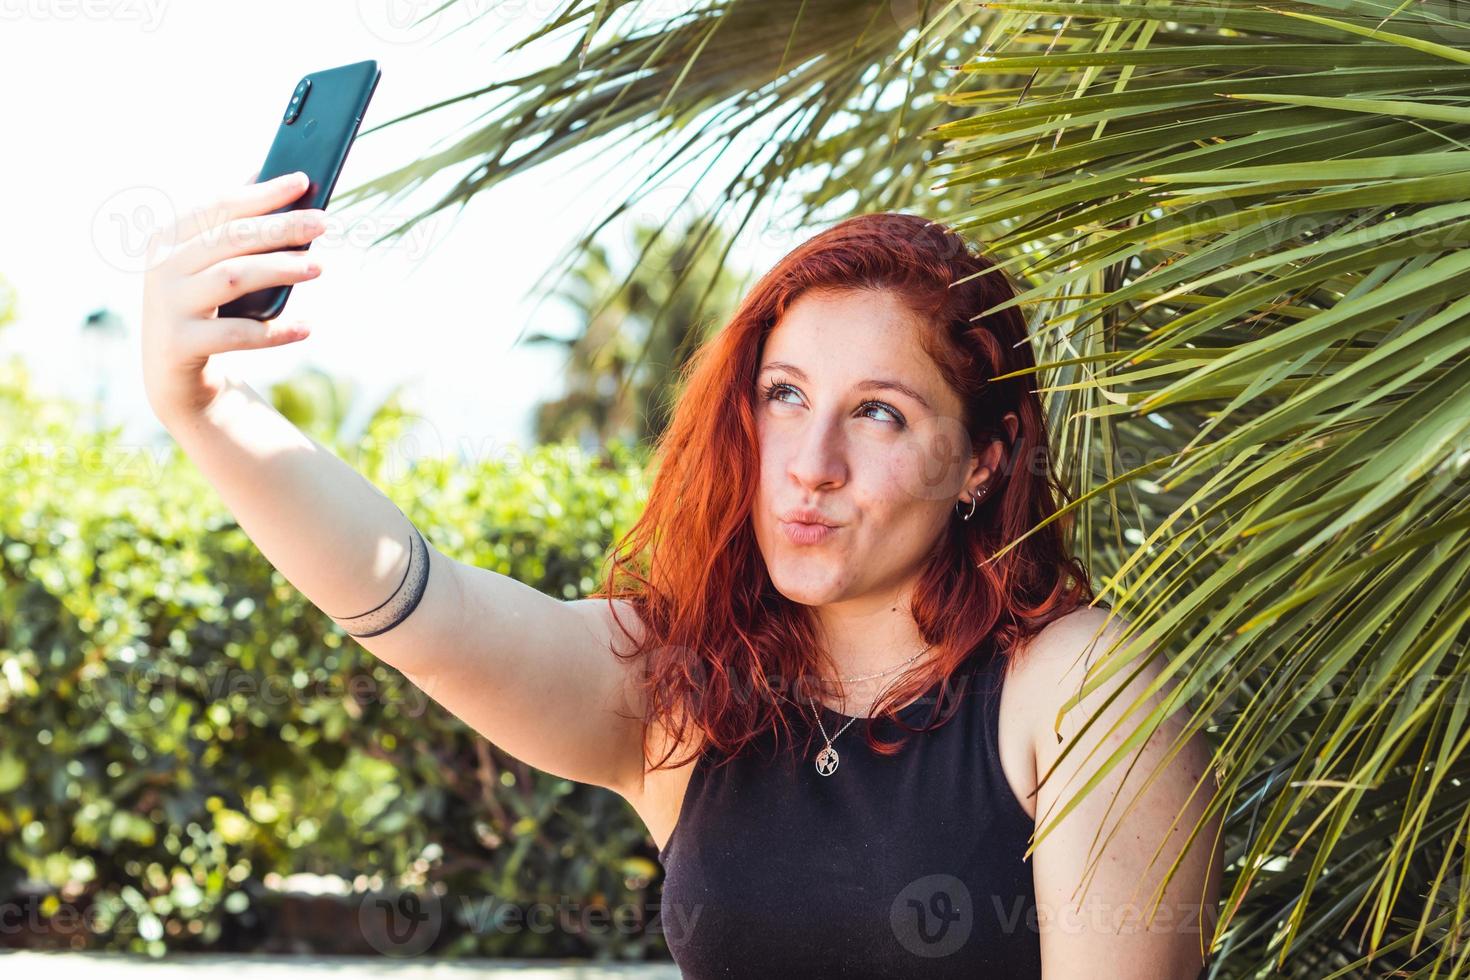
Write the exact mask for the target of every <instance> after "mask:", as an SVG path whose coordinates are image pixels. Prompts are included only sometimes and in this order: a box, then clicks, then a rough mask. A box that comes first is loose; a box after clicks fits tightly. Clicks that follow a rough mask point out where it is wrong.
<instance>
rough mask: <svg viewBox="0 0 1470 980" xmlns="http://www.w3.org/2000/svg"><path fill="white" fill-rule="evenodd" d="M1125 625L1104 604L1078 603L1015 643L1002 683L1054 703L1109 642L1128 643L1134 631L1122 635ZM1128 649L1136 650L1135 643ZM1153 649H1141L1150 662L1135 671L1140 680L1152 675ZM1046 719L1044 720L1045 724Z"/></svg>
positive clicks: (1077, 683) (1035, 700) (1040, 702)
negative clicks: (1005, 679) (1015, 650)
mask: <svg viewBox="0 0 1470 980" xmlns="http://www.w3.org/2000/svg"><path fill="white" fill-rule="evenodd" d="M1131 627H1132V624H1131V623H1130V622H1129V621H1128V620H1126V619H1124V618H1123V617H1122V616H1120V615H1118V614H1117V613H1115V612H1113V611H1112V610H1110V609H1107V608H1105V607H1099V606H1079V607H1078V608H1076V609H1074V610H1072V611H1071V612H1069V613H1067V614H1066V615H1063V616H1060V617H1058V618H1057V619H1055V620H1053V621H1052V622H1050V623H1048V624H1047V625H1046V626H1044V627H1042V628H1041V630H1040V631H1038V632H1037V633H1036V635H1034V636H1032V637H1031V638H1030V639H1028V640H1027V641H1026V642H1025V643H1023V644H1022V645H1021V647H1020V649H1019V650H1018V651H1017V655H1016V660H1015V663H1014V664H1013V666H1012V667H1011V670H1012V674H1011V675H1010V678H1011V679H1008V680H1007V683H1014V684H1016V685H1017V686H1018V687H1022V688H1025V690H1026V693H1027V697H1026V698H1025V700H1026V702H1027V703H1028V704H1033V705H1037V706H1038V707H1040V706H1047V707H1050V708H1051V709H1053V710H1055V709H1057V708H1060V707H1061V705H1062V704H1064V703H1065V702H1066V701H1067V700H1068V699H1069V698H1070V697H1071V696H1072V695H1073V694H1075V693H1077V690H1078V689H1079V687H1081V685H1082V683H1083V681H1084V680H1086V678H1087V673H1088V671H1089V669H1091V668H1092V667H1093V666H1095V665H1096V664H1097V663H1098V662H1099V661H1100V660H1102V658H1103V656H1104V655H1105V654H1107V653H1108V652H1109V650H1110V649H1112V648H1113V647H1114V646H1115V645H1122V646H1130V647H1131V646H1132V644H1133V641H1134V640H1135V638H1136V633H1135V634H1134V635H1131V636H1128V635H1127V634H1128V633H1129V631H1130V629H1131ZM1125 636H1126V639H1125ZM1133 649H1134V652H1137V648H1136V647H1134V648H1133ZM1153 653H1154V651H1153V650H1151V649H1148V650H1145V651H1144V656H1145V657H1147V658H1148V660H1149V661H1150V664H1149V667H1148V668H1147V669H1146V670H1145V671H1144V672H1141V673H1140V679H1142V675H1143V673H1147V672H1148V671H1152V672H1153V675H1155V676H1156V674H1157V666H1158V662H1157V658H1156V657H1154V656H1153ZM1134 666H1137V661H1136V660H1132V661H1131V662H1130V665H1129V672H1130V673H1131V670H1132V667H1134ZM1050 720H1051V719H1050V718H1048V719H1047V727H1048V728H1049V727H1050Z"/></svg>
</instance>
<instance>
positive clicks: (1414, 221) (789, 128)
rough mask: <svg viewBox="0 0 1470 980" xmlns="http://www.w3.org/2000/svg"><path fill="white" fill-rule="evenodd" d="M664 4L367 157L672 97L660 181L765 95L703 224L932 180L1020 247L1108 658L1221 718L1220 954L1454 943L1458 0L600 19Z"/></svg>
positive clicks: (1465, 775)
mask: <svg viewBox="0 0 1470 980" xmlns="http://www.w3.org/2000/svg"><path fill="white" fill-rule="evenodd" d="M646 6H647V5H645V4H643V3H640V2H638V0H604V2H597V3H593V2H591V0H585V2H580V3H573V4H571V5H570V6H569V9H568V10H566V11H565V12H564V13H563V14H562V15H561V16H560V17H559V18H558V20H557V22H556V23H555V24H547V25H542V26H540V27H539V28H538V29H537V30H536V31H534V32H533V33H532V34H531V36H530V37H528V38H526V39H525V41H523V42H522V43H527V42H529V41H531V40H532V39H534V38H539V37H542V36H544V35H546V34H549V33H550V32H552V31H553V30H557V29H575V30H576V31H578V32H579V36H578V37H577V39H576V49H577V53H578V55H579V56H578V58H576V59H572V58H566V57H561V58H556V57H551V58H548V62H547V66H546V67H545V68H543V69H541V70H538V71H535V72H532V73H530V74H528V75H526V76H524V77H521V78H515V79H510V80H506V81H503V82H497V83H494V84H491V85H488V86H486V87H484V88H481V89H477V90H476V91H474V92H470V93H467V94H466V95H464V96H463V97H462V98H464V99H478V98H480V97H482V96H485V95H488V94H490V93H491V92H495V91H496V90H502V91H503V93H504V94H505V95H506V96H507V97H506V98H505V99H504V101H502V102H500V103H499V105H498V106H496V107H495V108H494V109H493V110H492V111H491V112H490V114H489V117H488V119H487V120H486V121H485V122H483V124H482V125H480V126H479V128H478V129H476V130H475V131H473V132H471V133H468V134H467V135H465V136H464V137H463V138H462V139H460V140H459V141H458V142H457V143H455V144H454V145H452V146H450V147H448V148H447V149H445V150H443V151H442V152H439V153H436V154H433V155H430V156H428V157H427V158H425V159H422V160H419V161H416V162H414V163H412V164H409V165H408V166H405V167H403V168H401V169H399V170H395V171H393V172H391V173H387V174H384V175H382V176H381V177H379V178H377V179H376V180H373V181H371V182H369V183H367V184H365V185H363V186H362V187H359V188H354V189H353V191H352V194H353V195H355V196H358V197H378V196H382V197H391V196H393V195H395V194H398V193H400V192H403V191H405V190H406V189H409V188H411V187H413V186H416V185H417V184H418V182H419V181H421V180H423V179H425V178H427V177H428V176H429V175H431V174H437V173H438V172H439V171H440V170H443V169H446V168H451V167H463V168H464V169H465V175H464V177H463V178H462V179H461V181H460V182H459V183H458V185H456V186H455V187H453V188H452V189H451V190H450V191H449V193H447V194H446V195H445V196H444V197H443V198H442V199H441V200H440V201H438V202H437V203H436V204H434V205H433V206H432V207H431V208H429V209H428V210H427V211H426V212H424V214H422V215H419V216H417V217H415V218H414V219H411V220H410V221H409V222H407V223H406V224H405V228H406V227H410V226H411V225H412V224H413V223H415V222H416V221H417V220H419V219H420V218H422V217H425V216H427V215H429V214H433V213H434V212H435V211H437V210H439V209H441V208H445V207H449V206H450V205H451V204H459V205H463V204H464V203H465V202H467V201H468V200H469V199H470V198H471V197H473V196H474V195H475V194H477V193H479V192H480V191H482V190H484V189H485V188H487V187H490V186H493V185H494V184H495V183H496V182H498V181H500V180H503V179H507V178H509V177H512V176H514V175H518V174H520V173H522V172H523V171H527V170H531V169H533V168H534V167H536V166H537V165H539V164H541V163H544V162H546V161H548V160H550V159H552V158H554V157H556V156H557V155H559V154H561V153H564V152H568V151H572V150H575V149H578V148H581V147H583V146H585V145H589V144H592V143H594V142H597V143H599V144H601V143H602V142H603V140H602V138H603V137H605V136H606V137H620V138H622V139H625V140H626V139H628V138H632V140H633V142H634V152H639V151H645V148H648V147H658V148H659V149H660V151H661V150H662V146H663V144H662V142H661V141H660V139H659V138H660V137H663V136H665V135H670V136H672V135H675V134H677V135H678V136H679V137H680V140H679V141H675V142H673V145H672V148H671V152H670V153H668V155H667V157H666V158H665V159H663V160H662V161H659V160H655V159H653V158H652V152H651V151H645V152H649V157H648V159H649V163H648V164H647V169H648V173H649V174H650V177H649V182H650V183H654V182H656V181H657V180H658V179H659V178H660V177H661V175H667V174H669V173H672V172H675V171H676V170H677V168H676V166H675V165H676V164H682V163H684V162H687V161H690V160H693V159H696V158H697V157H699V156H700V155H701V154H703V153H706V152H708V151H709V150H711V149H713V150H714V151H715V152H716V155H718V154H719V153H721V152H726V151H728V150H729V148H730V147H732V146H735V145H737V143H736V142H735V141H734V140H733V137H734V136H735V135H736V134H738V133H740V132H742V131H744V130H746V129H752V128H754V129H758V130H759V132H761V133H762V134H766V135H767V137H768V138H767V139H766V140H765V141H764V142H762V143H761V144H760V145H759V147H758V148H757V149H756V151H755V152H754V153H753V154H752V155H751V156H750V158H749V159H748V161H746V162H745V164H744V166H743V167H742V168H741V169H740V171H739V175H738V176H737V178H736V179H735V180H733V181H731V182H730V183H729V184H728V185H727V186H725V187H724V188H721V189H720V190H721V194H720V196H719V198H718V200H716V201H715V203H714V204H713V205H712V206H711V208H710V209H709V212H708V215H707V217H706V220H707V222H708V224H709V225H710V226H715V225H716V223H720V224H722V225H724V226H728V227H733V228H734V229H736V233H737V234H738V232H739V230H740V229H742V228H744V226H745V223H746V222H748V221H749V220H750V218H751V216H752V215H754V214H755V213H756V212H757V209H758V207H759V205H760V204H761V203H762V202H763V201H765V200H767V199H776V198H777V196H778V195H779V199H781V200H787V199H790V200H791V202H792V203H791V205H790V211H791V213H792V214H793V228H794V229H801V228H806V227H812V226H814V225H816V224H818V223H821V222H824V221H825V220H827V219H829V218H838V217H842V216H844V215H846V214H849V213H854V212H859V211H868V210H878V209H912V210H916V211H920V212H921V213H924V214H926V215H928V216H930V217H934V218H938V219H942V220H945V221H948V222H950V223H951V224H953V225H955V226H956V227H958V228H959V229H960V230H961V231H963V232H965V233H967V234H969V235H971V236H973V237H975V238H977V239H978V240H980V241H981V242H982V243H983V244H984V245H985V247H986V249H987V251H988V252H989V254H991V255H993V256H995V257H996V258H997V259H998V260H1000V261H1001V262H1002V264H1003V266H1004V267H1005V268H1006V269H1008V270H1009V271H1010V272H1011V273H1013V274H1014V276H1015V277H1016V278H1017V279H1018V280H1019V281H1020V282H1021V284H1022V287H1023V290H1024V293H1023V295H1022V296H1021V297H1020V298H1019V300H1018V302H1019V304H1020V305H1022V306H1023V308H1024V310H1025V311H1026V313H1027V314H1028V317H1029V322H1030V323H1031V324H1032V326H1033V340H1034V343H1035V347H1036V352H1037V355H1038V359H1039V361H1040V362H1041V363H1040V367H1039V372H1038V374H1039V376H1038V378H1037V382H1038V386H1039V388H1040V390H1041V391H1042V392H1043V394H1044V396H1045V397H1046V398H1047V400H1048V407H1049V410H1050V414H1051V418H1052V419H1054V420H1056V422H1057V423H1058V424H1057V430H1056V439H1057V447H1056V448H1057V452H1058V458H1059V459H1063V460H1067V461H1068V462H1069V468H1068V470H1067V472H1066V476H1067V477H1068V479H1069V481H1070V482H1071V484H1072V487H1073V490H1074V492H1075V493H1076V494H1077V495H1078V497H1079V499H1078V500H1077V501H1076V503H1075V504H1074V505H1072V506H1073V507H1074V508H1075V509H1076V510H1077V511H1078V512H1079V517H1080V518H1081V519H1082V525H1081V526H1082V527H1083V529H1084V539H1085V540H1084V543H1085V546H1086V547H1087V549H1088V552H1089V553H1088V555H1087V556H1086V557H1087V559H1088V561H1089V563H1090V564H1091V567H1093V568H1094V569H1101V570H1105V572H1106V574H1105V576H1104V581H1103V596H1102V598H1104V599H1106V600H1107V601H1108V602H1109V603H1110V604H1112V605H1113V606H1114V607H1115V608H1116V609H1117V610H1118V611H1119V612H1120V613H1121V614H1122V615H1124V617H1125V618H1127V619H1128V620H1129V621H1130V622H1133V623H1136V624H1139V625H1140V627H1141V629H1140V631H1139V633H1138V634H1137V635H1136V636H1134V637H1132V638H1131V640H1130V642H1127V643H1123V644H1119V645H1117V647H1116V649H1114V650H1112V651H1110V652H1109V654H1108V655H1107V656H1105V657H1103V658H1101V659H1100V660H1099V662H1098V663H1097V664H1096V665H1095V667H1094V670H1095V671H1096V672H1097V673H1098V674H1099V675H1103V676H1105V675H1106V674H1107V672H1109V671H1110V670H1112V669H1114V668H1116V667H1121V668H1122V669H1124V670H1126V669H1128V663H1129V661H1130V657H1131V655H1132V654H1134V653H1136V652H1138V650H1139V649H1141V646H1140V644H1142V643H1149V644H1153V645H1156V646H1158V647H1160V648H1162V649H1164V650H1165V651H1166V652H1167V653H1168V654H1169V657H1170V670H1171V671H1172V672H1173V675H1174V676H1173V678H1172V679H1173V680H1174V681H1175V682H1177V692H1178V694H1179V698H1178V699H1177V700H1176V701H1174V702H1173V703H1172V706H1173V707H1175V708H1179V709H1181V710H1184V711H1186V712H1187V714H1188V717H1189V725H1188V729H1189V732H1192V731H1195V730H1200V729H1203V730H1206V731H1207V732H1208V733H1209V734H1210V737H1211V739H1212V741H1213V743H1214V744H1215V745H1216V747H1217V757H1216V769H1217V772H1218V775H1219V778H1220V781H1221V785H1220V790H1219V793H1218V797H1217V799H1216V807H1217V809H1218V810H1219V811H1220V812H1223V813H1224V814H1225V816H1226V818H1227V819H1226V842H1225V846H1226V855H1227V862H1228V865H1227V871H1228V872H1229V875H1230V879H1231V880H1230V885H1231V887H1230V893H1229V895H1228V896H1227V898H1226V901H1225V903H1224V906H1225V907H1224V911H1223V914H1222V916H1221V921H1220V931H1219V939H1220V945H1219V955H1218V956H1217V957H1216V959H1215V961H1214V963H1213V964H1212V968H1211V974H1212V975H1213V976H1224V975H1230V976H1264V975H1268V974H1269V975H1287V976H1299V977H1325V976H1329V975H1331V976H1343V975H1348V974H1350V973H1359V975H1361V974H1360V972H1359V971H1362V970H1363V969H1365V968H1368V967H1369V966H1370V964H1369V960H1370V957H1371V967H1373V968H1376V969H1377V970H1380V971H1383V972H1384V973H1386V972H1389V971H1393V970H1397V971H1401V972H1400V973H1398V974H1396V975H1403V976H1421V975H1423V976H1427V975H1439V973H1440V972H1443V973H1444V974H1446V975H1449V976H1464V975H1466V972H1467V968H1466V963H1465V960H1466V959H1467V956H1470V945H1467V944H1465V942H1464V941H1463V937H1464V936H1465V929H1466V925H1467V916H1466V908H1467V905H1470V902H1467V899H1470V875H1467V874H1466V873H1464V862H1465V861H1466V858H1467V844H1470V835H1467V827H1470V766H1467V763H1466V761H1465V758H1464V749H1465V747H1466V742H1467V737H1466V731H1467V725H1466V722H1467V708H1470V700H1467V699H1466V698H1464V697H1462V696H1461V695H1460V692H1461V691H1462V690H1463V689H1464V685H1463V683H1461V682H1462V681H1463V679H1464V677H1465V675H1466V673H1467V669H1470V667H1467V664H1470V661H1467V658H1465V657H1464V656H1463V653H1464V651H1465V644H1466V632H1467V631H1466V620H1467V619H1470V548H1467V543H1470V538H1467V532H1470V503H1467V497H1470V493H1467V491H1470V401H1467V399H1470V356H1467V348H1470V329H1467V327H1470V324H1467V318H1470V297H1467V296H1466V292H1467V289H1466V283H1467V279H1470V277H1467V274H1466V270H1467V268H1470V250H1467V249H1466V247H1465V245H1466V243H1467V241H1470V152H1467V146H1466V140H1467V137H1470V19H1467V12H1470V11H1467V7H1466V5H1465V4H1464V3H1457V2H1452V0H1424V2H1416V3H1413V4H1409V3H1371V2H1362V0H1320V2H1314V0H1288V2H1285V3H1282V4H1274V5H1265V4H1260V3H1257V2H1245V0H1216V2H1203V3H1154V4H1146V3H1137V4H1102V3H1070V2H1032V0H997V2H990V3H982V4H979V5H971V4H961V3H958V2H928V0H840V2H839V0H803V2H800V3H796V2H775V0H699V2H692V3H690V4H689V5H688V9H685V10H682V11H679V12H677V13H669V11H668V8H667V7H665V6H663V5H660V6H659V7H658V8H657V10H655V11H653V12H652V13H653V14H655V15H656V16H651V17H648V18H645V22H643V23H641V24H638V25H636V26H630V27H626V28H624V29H616V30H614V29H612V28H611V27H610V25H611V24H612V22H613V21H614V19H615V18H617V17H619V16H623V15H634V14H637V13H639V12H641V11H642V8H644V7H646ZM497 94H500V93H497ZM457 101H459V99H453V100H450V101H449V102H447V103H445V105H449V104H453V103H454V102H457ZM430 108H438V107H430ZM424 111H428V110H424ZM414 115H417V113H415V114H414ZM405 118H408V117H405ZM398 121H400V120H393V121H390V122H389V123H386V124H385V125H386V126H392V125H394V124H395V123H396V122H398ZM378 128H382V127H378ZM513 149H514V150H515V151H516V152H515V153H514V155H512V150H513ZM635 193H636V192H635ZM629 205H630V202H624V203H623V204H621V205H619V206H618V207H616V208H613V209H611V213H610V214H609V215H608V218H607V219H605V220H611V218H612V217H615V216H616V214H618V213H619V212H620V211H622V210H625V209H626V208H627V207H628V206H629ZM824 209H825V210H824ZM402 230H403V229H395V230H394V231H393V232H390V233H389V236H391V235H395V234H398V233H401V231H402ZM385 237H388V236H385ZM586 241H587V239H583V240H582V241H580V242H577V243H574V244H573V245H572V246H571V250H570V251H571V252H572V253H575V252H577V251H579V250H581V249H582V248H584V247H585V245H586ZM1134 640H1136V641H1137V643H1135V642H1132V641H1134ZM1161 721H1162V719H1161V718H1159V717H1157V716H1156V715H1155V716H1152V717H1148V718H1139V719H1138V725H1139V726H1141V727H1147V728H1149V729H1152V728H1153V727H1154V726H1155V725H1157V724H1158V723H1160V722H1161ZM1186 734H1188V732H1186ZM1126 754H1127V753H1126V752H1125V751H1124V750H1120V751H1119V753H1118V754H1116V755H1115V756H1114V757H1113V759H1112V760H1111V761H1112V762H1113V763H1115V764H1116V763H1117V762H1119V761H1121V760H1122V758H1123V757H1124V756H1125V755H1126ZM1046 831H1047V827H1045V826H1042V827H1038V831H1037V836H1038V837H1039V838H1040V837H1044V836H1045V833H1046ZM1379 975H1381V974H1379Z"/></svg>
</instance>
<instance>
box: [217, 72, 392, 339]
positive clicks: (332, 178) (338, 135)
mask: <svg viewBox="0 0 1470 980" xmlns="http://www.w3.org/2000/svg"><path fill="white" fill-rule="evenodd" d="M381 74H382V72H381V71H380V70H379V69H378V63H377V62H376V61H371V60H370V61H358V62H355V63H353V64H350V65H342V66H340V67H338V68H329V69H326V70H325V71H318V72H312V73H311V74H309V75H307V76H305V80H309V81H310V83H311V84H310V87H309V88H308V89H307V91H306V96H305V98H304V99H303V100H302V103H301V111H300V112H299V113H298V114H297V115H296V117H295V118H294V119H290V120H289V121H288V120H287V119H286V118H284V117H283V119H282V121H281V124H280V126H279V127H277V129H276V137H275V140H274V141H272V143H271V148H270V152H269V153H268V154H267V155H266V158H265V163H264V164H263V165H262V166H261V168H260V176H259V177H257V178H256V183H262V182H264V181H267V180H271V179H272V178H275V177H279V176H281V175H282V174H288V173H292V172H293V171H297V170H300V171H303V172H305V173H306V175H307V177H308V178H309V180H310V182H309V183H308V185H307V188H306V190H305V191H304V192H303V193H302V195H301V196H300V197H298V198H297V199H296V200H294V201H292V202H291V203H290V204H287V205H284V206H283V207H279V208H276V209H275V210H274V211H271V212H270V213H271V214H282V213H285V212H287V211H297V210H301V209H305V208H325V207H326V206H327V202H328V201H330V200H331V197H332V191H333V189H334V188H335V187H336V186H337V178H338V177H339V176H340V175H341V173H342V165H343V164H344V163H345V162H346V160H347V151H348V150H349V149H350V148H351V147H352V141H353V139H355V138H356V136H357V130H358V127H359V126H360V125H361V124H362V117H363V114H364V113H365V112H366V111H367V106H368V102H369V101H370V100H371V99H372V97H373V91H374V90H375V89H376V88H377V85H378V78H379V77H380V76H381ZM292 91H293V93H294V92H295V87H294V86H293V88H292ZM310 244H311V243H310V242H308V243H307V244H305V245H287V246H282V248H281V249H279V250H278V251H287V250H289V251H304V250H305V249H307V248H309V247H310ZM290 293H291V287H290V286H289V285H287V286H271V287H268V288H266V289H260V290H256V291H255V292H253V293H246V294H245V295H243V296H240V297H239V298H237V299H234V300H231V301H230V302H228V303H226V304H225V305H223V306H221V307H220V308H219V315H220V316H221V317H237V316H240V317H249V318H251V319H255V320H269V319H272V318H274V317H277V316H279V315H280V313H281V310H282V309H284V308H285V306H286V297H287V296H288V295H290Z"/></svg>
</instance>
